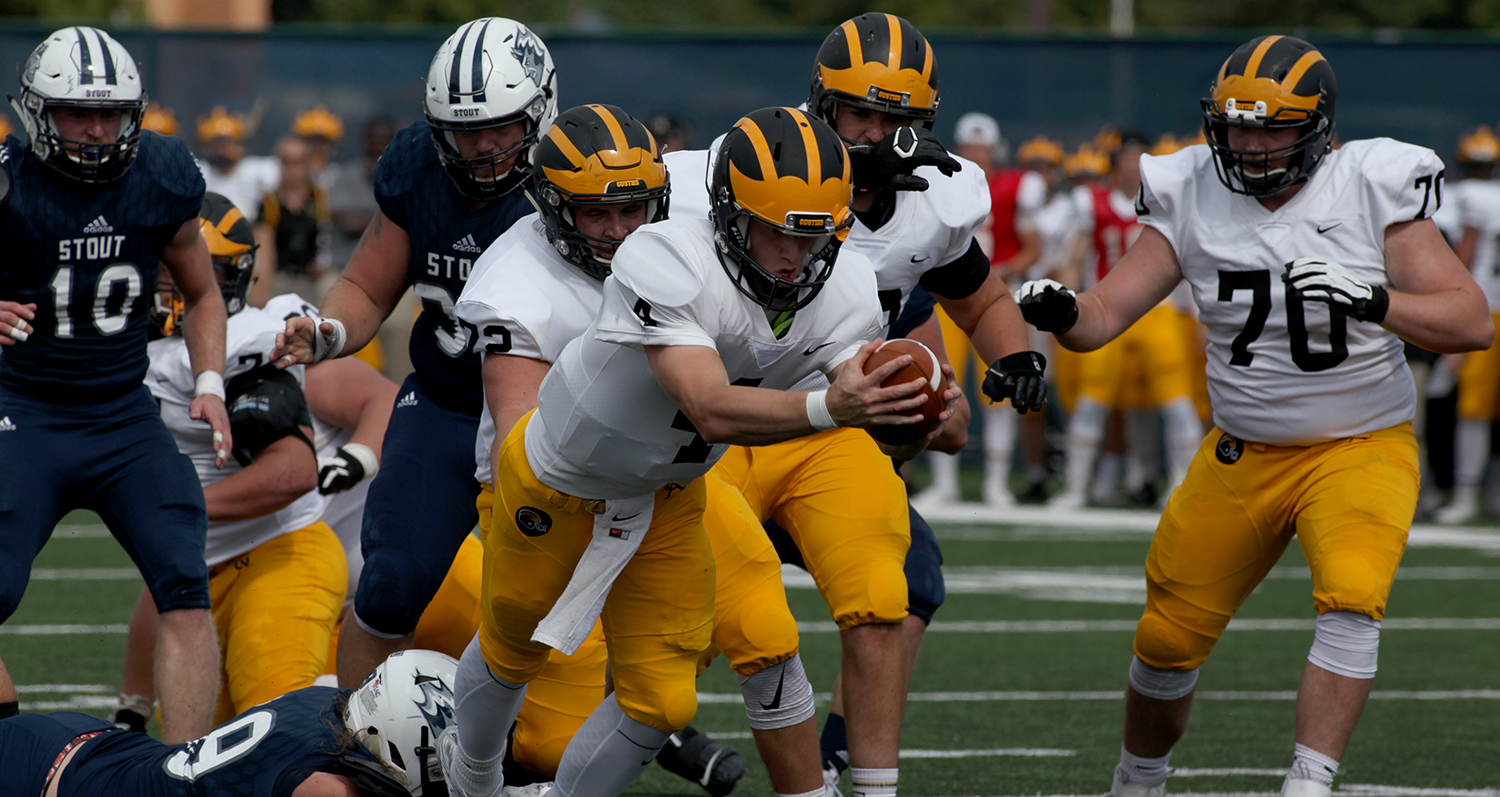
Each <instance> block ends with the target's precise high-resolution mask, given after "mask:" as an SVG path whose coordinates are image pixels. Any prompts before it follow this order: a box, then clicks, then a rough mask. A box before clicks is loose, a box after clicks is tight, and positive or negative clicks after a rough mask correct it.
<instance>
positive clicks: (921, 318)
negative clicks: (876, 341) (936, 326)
mask: <svg viewBox="0 0 1500 797" xmlns="http://www.w3.org/2000/svg"><path fill="white" fill-rule="evenodd" d="M934 307H937V301H936V300H934V299H933V298H932V294H930V293H928V292H927V289H926V288H923V287H922V286H921V285H918V286H916V287H915V288H912V289H911V295H909V296H907V297H906V304H905V305H903V306H902V307H901V315H900V316H899V317H897V318H896V320H895V321H893V322H891V330H890V332H889V333H887V337H889V338H892V339H894V338H904V337H906V336H907V335H910V334H911V333H912V330H914V329H916V328H917V327H919V326H922V325H923V324H925V323H927V319H929V318H932V308H934ZM948 356H949V357H952V356H953V353H952V352H949V353H948Z"/></svg>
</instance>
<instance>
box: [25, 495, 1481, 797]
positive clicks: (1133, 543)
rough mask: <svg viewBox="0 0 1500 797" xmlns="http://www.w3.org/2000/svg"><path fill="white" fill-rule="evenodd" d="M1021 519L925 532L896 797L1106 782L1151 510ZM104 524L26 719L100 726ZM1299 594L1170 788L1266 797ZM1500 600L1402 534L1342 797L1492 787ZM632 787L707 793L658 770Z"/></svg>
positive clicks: (30, 664) (1286, 583)
mask: <svg viewBox="0 0 1500 797" xmlns="http://www.w3.org/2000/svg"><path fill="white" fill-rule="evenodd" d="M1036 514H1037V513H1036V512H1035V510H1032V511H1031V512H1029V513H1027V514H1026V515H1025V517H1026V518H1028V519H1027V520H1025V521H1024V522H1012V523H1008V524H1007V523H995V522H978V521H971V522H967V523H953V522H947V523H934V526H936V527H937V528H938V534H939V538H940V539H941V540H942V543H943V550H944V555H945V558H946V566H945V567H946V570H947V577H948V581H949V589H950V595H949V598H948V603H947V604H946V605H945V606H944V607H943V609H942V611H940V612H939V614H938V616H937V622H936V623H935V624H934V626H933V628H932V629H931V630H930V631H929V633H928V636H927V641H926V644H925V647H924V649H923V652H922V656H921V659H920V661H919V662H918V666H917V670H916V673H915V675H914V677H913V679H912V686H911V691H912V696H911V702H910V703H909V704H908V708H907V717H906V725H905V732H904V737H903V747H904V748H905V750H904V752H903V760H902V762H901V791H902V793H903V794H906V795H949V796H956V795H985V796H990V795H1083V794H1094V795H1097V794H1102V793H1104V792H1105V791H1106V790H1107V789H1108V787H1109V782H1110V773H1111V771H1112V768H1113V766H1114V763H1115V761H1116V760H1117V757H1118V751H1119V740H1120V723H1121V705H1122V702H1121V699H1120V693H1121V690H1122V689H1123V687H1124V680H1125V670H1126V667H1127V665H1128V663H1129V660H1130V639H1131V630H1132V628H1133V625H1134V621H1135V619H1136V618H1137V617H1138V616H1139V614H1140V608H1141V605H1142V603H1143V601H1144V594H1145V593H1144V586H1143V585H1142V582H1141V575H1140V568H1141V562H1142V561H1143V559H1144V556H1145V552H1146V547H1147V544H1148V542H1149V535H1150V531H1149V528H1150V526H1151V518H1150V517H1149V515H1146V514H1145V513H1135V514H1131V515H1118V516H1115V515H1098V514H1097V513H1095V514H1094V515H1091V516H1081V517H1093V518H1094V520H1088V521H1087V522H1082V521H1080V522H1079V523H1078V524H1075V525H1072V526H1071V527H1061V526H1057V525H1054V523H1053V522H1052V521H1050V520H1037V519H1036V518H1035V516H1036ZM97 524H98V521H97V519H96V518H93V517H91V516H88V515H81V514H80V515H76V516H73V517H70V518H69V523H68V525H65V526H64V527H62V528H61V529H60V530H59V533H58V535H57V536H55V537H54V538H53V540H52V542H51V543H49V544H48V546H47V548H46V549H45V550H44V551H43V552H42V555H41V557H40V558H39V559H38V560H37V563H36V571H35V572H34V574H33V578H32V582H31V586H30V589H29V591H28V593H27V595H26V599H25V601H24V602H23V604H22V606H21V608H20V611H19V612H17V614H16V615H15V617H13V618H12V619H11V620H10V621H9V622H8V623H7V624H6V625H5V626H0V655H3V656H4V659H5V662H6V665H7V666H8V667H9V668H10V670H11V673H12V675H13V676H14V678H15V680H16V682H17V684H19V685H20V686H21V699H22V708H23V709H25V710H56V709H64V708H68V709H74V710H86V711H94V712H95V713H99V714H101V715H102V714H103V713H104V708H103V706H105V705H107V704H110V703H111V702H112V700H113V698H114V696H115V694H116V693H117V691H118V684H119V677H120V674H119V666H120V665H119V662H120V656H121V653H122V651H123V647H124V639H125V637H124V633H123V632H124V624H125V623H126V621H127V620H128V619H129V615H130V609H131V606H132V604H133V601H134V600H135V596H136V594H137V591H138V590H139V588H140V583H139V580H138V578H137V577H136V576H135V575H134V574H133V572H132V569H131V563H130V561H129V559H128V558H127V557H126V556H125V554H124V553H123V552H122V551H121V550H120V549H119V547H118V546H117V545H116V544H115V542H114V541H113V540H112V539H110V538H109V537H108V536H106V535H104V532H103V528H102V527H101V526H99V525H97ZM851 531H853V530H851ZM788 586H789V589H788V595H789V597H790V599H791V603H792V607H793V609H794V611H795V612H796V614H797V616H798V618H799V619H800V620H801V621H802V622H803V624H804V635H803V655H804V658H805V659H806V663H807V667H808V671H809V674H810V675H811V677H812V680H813V684H814V686H815V688H817V689H818V690H819V691H820V692H826V691H827V690H828V689H829V688H830V687H831V685H832V682H833V675H834V672H835V670H836V668H837V663H838V636H837V634H836V633H835V632H834V631H833V629H832V624H831V623H830V622H829V621H828V615H827V611H826V609H825V608H824V607H823V604H822V602H821V600H820V598H819V597H818V595H817V593H816V591H814V590H813V589H811V588H810V581H809V580H808V579H806V578H805V577H801V576H797V575H790V576H789V578H788ZM1309 592H1310V582H1309V580H1308V578H1307V575H1306V567H1305V565H1304V564H1303V562H1302V559H1301V555H1300V553H1299V552H1298V551H1297V549H1296V546H1292V549H1291V550H1290V551H1289V552H1288V553H1287V556H1286V558H1285V559H1284V560H1283V562H1282V564H1281V566H1280V567H1279V568H1278V569H1277V570H1276V571H1274V572H1273V574H1272V577H1271V578H1269V579H1268V580H1267V581H1266V582H1265V583H1263V584H1262V585H1261V587H1260V589H1259V590H1258V591H1257V593H1256V594H1255V595H1254V596H1252V598H1251V599H1250V601H1249V602H1248V603H1247V604H1246V605H1245V607H1244V609H1243V611H1242V612H1241V615H1240V618H1241V620H1242V621H1243V622H1242V623H1241V624H1240V625H1239V627H1235V626H1231V628H1230V631H1229V632H1228V633H1227V634H1226V635H1225V637H1224V639H1223V640H1222V642H1221V643H1220V645H1219V646H1218V648H1217V650H1216V651H1215V653H1214V656H1213V658H1212V659H1211V660H1210V661H1209V663H1208V664H1207V665H1205V667H1204V668H1203V675H1202V679H1201V680H1200V681H1199V686H1198V689H1199V696H1198V699H1197V704H1196V707H1195V711H1194V715H1193V721H1192V725H1191V727H1190V728H1189V731H1188V735H1187V737H1186V738H1185V739H1184V740H1183V742H1182V743H1181V744H1180V745H1179V747H1178V748H1177V751H1176V752H1175V753H1174V755H1173V759H1172V763H1173V765H1174V766H1175V767H1176V768H1177V769H1178V772H1177V774H1176V775H1175V776H1174V777H1173V778H1172V780H1170V781H1169V782H1168V791H1169V792H1172V793H1195V794H1215V795H1231V794H1235V795H1237V794H1253V793H1261V794H1270V793H1274V792H1275V791H1276V790H1277V789H1278V788H1279V786H1280V779H1281V776H1280V773H1279V771H1278V770H1280V769H1281V768H1284V767H1285V766H1286V765H1287V764H1288V763H1289V762H1290V758H1291V747H1292V708H1293V703H1292V700H1291V695H1292V693H1293V691H1294V690H1295V689H1296V687H1297V680H1298V677H1299V675H1300V673H1301V670H1302V663H1303V661H1304V660H1305V657H1306V653H1307V647H1308V644H1309V643H1310V641H1311V639H1312V620H1313V617H1314V614H1313V610H1312V608H1311V600H1310V597H1309ZM1497 607H1500V530H1495V529H1471V530H1466V531H1465V530H1460V531H1457V532H1450V531H1443V530H1439V529H1436V528H1434V527H1426V526H1419V527H1418V528H1417V530H1416V531H1414V533H1413V537H1412V541H1411V547H1410V548H1409V549H1408V551H1407V554H1406V558H1405V561H1404V564H1403V569H1402V571H1401V573H1400V575H1399V576H1398V581H1397V584H1396V587H1395V590H1394V592H1393V594H1392V599H1391V605H1390V613H1389V616H1388V621H1387V623H1386V628H1385V631H1384V632H1383V634H1382V644H1381V657H1380V665H1381V666H1380V676H1379V678H1378V679H1377V680H1376V684H1375V695H1374V698H1373V699H1372V700H1371V701H1370V703H1369V705H1368V706H1367V707H1366V709H1365V716H1364V720H1363V722H1362V723H1361V727H1360V729H1359V731H1358V732H1357V733H1356V735H1355V738H1354V742H1353V744H1352V746H1351V749H1350V752H1349V753H1348V755H1347V756H1346V757H1345V760H1344V762H1343V769H1342V772H1341V774H1340V776H1339V780H1338V782H1337V784H1336V787H1337V788H1336V793H1342V794H1349V795H1360V796H1363V797H1378V796H1380V795H1386V796H1388V797H1496V795H1500V791H1497V789H1496V787H1497V786H1500V667H1497V666H1496V661H1497V658H1500V609H1497ZM700 691H701V692H702V693H703V695H704V697H703V700H702V702H701V706H700V709H699V713H698V718H697V720H696V721H695V723H694V724H695V725H696V726H697V727H699V728H701V729H703V730H706V731H709V732H713V733H717V734H720V735H722V736H725V737H728V738H729V741H730V742H731V743H733V744H735V745H737V746H738V747H739V748H740V749H741V751H742V752H743V753H745V754H746V756H747V757H748V758H749V759H750V760H751V773H752V774H751V777H750V778H749V779H747V780H746V781H745V782H743V783H742V784H741V787H740V790H739V791H738V792H737V794H743V795H761V794H767V795H768V794H770V788H769V785H768V783H767V781H766V780H765V777H764V775H763V774H762V773H761V772H760V767H759V762H758V760H757V759H756V758H755V754H754V749H753V745H752V744H751V742H750V740H749V738H748V736H749V734H748V726H747V725H746V723H745V719H744V715H743V710H742V708H741V707H740V706H739V704H738V702H737V701H738V694H739V693H738V687H737V684H736V681H735V678H734V675H733V673H732V672H731V671H730V670H729V669H728V668H727V667H726V666H724V664H723V662H722V660H721V661H720V662H719V663H717V664H716V665H715V666H714V667H712V668H710V670H709V671H708V672H707V673H706V674H705V675H704V677H703V679H702V682H701V686H700ZM820 705H822V706H823V707H825V708H826V701H825V702H823V703H822V704H820ZM844 790H845V793H846V794H847V793H848V782H847V778H846V780H845V784H844ZM628 793H629V794H634V795H652V794H674V795H676V794H680V795H694V794H702V793H703V792H702V791H701V790H699V789H698V788H697V787H696V786H693V785H691V784H688V783H686V782H684V781H681V780H678V779H676V778H675V777H673V776H671V775H668V774H667V773H665V772H664V771H662V770H660V769H656V768H653V769H651V770H648V772H647V774H646V775H645V776H644V777H643V778H642V779H641V780H640V782H638V783H637V784H636V785H635V786H633V787H632V788H631V789H630V791H629V792H628Z"/></svg>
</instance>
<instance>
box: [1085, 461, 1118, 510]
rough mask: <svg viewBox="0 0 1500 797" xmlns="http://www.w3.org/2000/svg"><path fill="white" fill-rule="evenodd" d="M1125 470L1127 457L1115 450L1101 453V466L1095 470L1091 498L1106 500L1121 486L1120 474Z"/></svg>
mask: <svg viewBox="0 0 1500 797" xmlns="http://www.w3.org/2000/svg"><path fill="white" fill-rule="evenodd" d="M1124 471H1125V458H1124V457H1122V456H1120V455H1119V454H1116V453H1114V452H1113V451H1106V452H1104V453H1103V454H1100V455H1099V467H1098V468H1096V469H1095V470H1094V484H1093V486H1092V488H1091V489H1090V490H1089V498H1090V499H1092V500H1094V501H1096V502H1097V501H1105V500H1108V499H1109V498H1110V496H1112V495H1114V493H1115V491H1116V490H1118V489H1119V488H1120V475H1121V474H1122V473H1124Z"/></svg>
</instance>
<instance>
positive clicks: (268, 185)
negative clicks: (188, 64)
mask: <svg viewBox="0 0 1500 797" xmlns="http://www.w3.org/2000/svg"><path fill="white" fill-rule="evenodd" d="M248 134H249V131H248V130H247V129H246V125H245V117H244V115H243V114H240V113H239V112H235V113H230V112H228V111H226V110H225V109H224V108H223V106H218V107H215V108H214V109H213V111H211V112H209V114H208V116H203V117H199V119H198V145H199V147H200V148H201V149H202V151H203V158H202V159H201V160H199V161H198V168H199V169H200V170H202V171H203V179H204V181H205V183H206V184H207V187H208V190H209V191H213V192H214V193H216V194H223V195H224V197H225V198H227V199H228V200H229V201H230V202H233V203H234V206H235V207H237V208H252V209H253V208H256V207H258V206H259V204H260V199H261V197H263V196H265V195H266V194H268V193H270V192H272V191H275V190H276V184H277V183H278V182H280V181H281V164H280V163H278V162H277V160H276V159H275V158H273V157H270V156H267V155H246V154H245V144H244V141H245V136H246V135H248Z"/></svg>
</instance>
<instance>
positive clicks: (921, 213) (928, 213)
mask: <svg viewBox="0 0 1500 797" xmlns="http://www.w3.org/2000/svg"><path fill="white" fill-rule="evenodd" d="M714 151H717V150H714ZM709 152H710V151H709V150H697V151H692V152H686V151H678V152H669V153H667V155H666V157H665V162H666V164H667V172H668V173H669V174H671V175H672V206H671V210H672V218H674V219H684V218H698V219H706V218H708V209H709V205H708V187H707V184H706V182H705V180H706V175H707V174H708V166H709ZM953 158H954V160H957V161H958V162H959V163H961V164H962V165H963V169H962V171H958V172H954V173H953V175H952V176H951V177H945V176H944V175H943V173H942V172H940V171H938V170H937V168H936V167H932V166H923V167H921V168H919V169H917V170H916V172H914V173H915V174H916V175H917V176H919V177H922V178H924V179H926V180H927V182H928V184H929V185H930V187H929V188H928V189H927V190H926V191H898V192H896V209H895V211H894V212H892V214H891V217H890V218H889V219H888V220H886V222H885V224H882V225H881V226H880V229H879V230H871V229H870V228H869V227H866V226H865V225H864V223H863V222H860V221H858V220H857V219H856V220H855V222H854V226H853V227H852V228H851V229H850V230H849V238H848V240H846V241H845V242H844V247H843V250H842V252H843V253H848V252H851V251H852V252H858V253H860V254H862V255H864V256H865V257H866V258H867V259H868V260H869V261H870V263H871V265H872V266H873V267H874V269H875V280H876V283H877V291H878V297H879V300H880V304H879V306H880V310H881V323H882V324H883V326H882V330H885V329H889V328H890V325H891V323H892V322H894V321H895V320H896V318H897V317H898V316H900V315H901V308H902V307H903V306H904V305H905V304H906V298H907V297H908V296H910V295H911V291H912V288H915V287H916V285H917V282H918V281H919V280H920V279H921V278H922V275H924V274H926V273H927V272H928V271H930V270H932V269H935V268H937V267H939V266H945V265H947V264H949V263H951V262H953V261H954V260H957V259H958V258H960V257H962V256H963V255H964V253H965V252H968V251H969V246H970V244H971V242H972V241H973V240H974V234H975V233H976V232H977V231H978V230H979V227H980V225H981V224H983V223H984V220H985V217H987V216H989V214H990V189H989V184H988V183H986V182H985V179H984V170H983V169H980V168H979V166H978V165H977V164H975V163H973V162H971V161H967V160H964V159H963V158H960V157H958V156H957V155H954V156H953ZM1037 179H1038V180H1040V179H1041V178H1040V176H1038V178H1037ZM1041 187H1042V191H1043V196H1045V191H1046V185H1045V183H1043V184H1042V186H1041ZM843 256H844V254H842V253H841V254H840V255H839V257H840V258H842V257H843ZM949 298H954V299H961V298H963V297H962V296H954V297H949Z"/></svg>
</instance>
